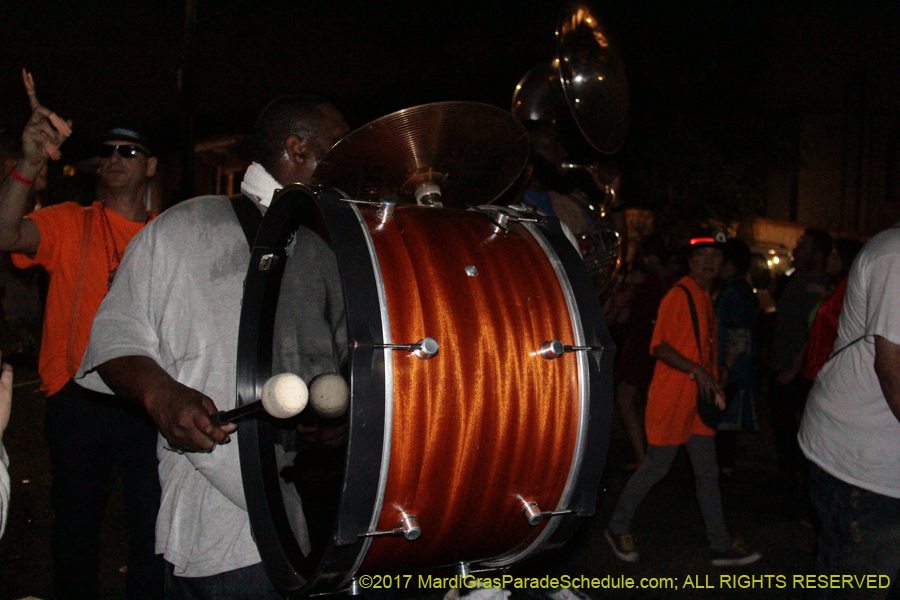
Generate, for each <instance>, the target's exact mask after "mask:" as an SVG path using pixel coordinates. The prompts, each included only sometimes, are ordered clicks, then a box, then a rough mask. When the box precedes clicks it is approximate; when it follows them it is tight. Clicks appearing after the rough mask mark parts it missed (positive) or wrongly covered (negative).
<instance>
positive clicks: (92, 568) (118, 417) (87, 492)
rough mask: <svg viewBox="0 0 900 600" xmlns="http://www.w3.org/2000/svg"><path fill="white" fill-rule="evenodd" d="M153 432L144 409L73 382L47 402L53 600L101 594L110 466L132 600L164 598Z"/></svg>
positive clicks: (157, 478) (93, 599)
mask: <svg viewBox="0 0 900 600" xmlns="http://www.w3.org/2000/svg"><path fill="white" fill-rule="evenodd" d="M156 435H157V434H156V427H155V426H154V425H153V422H152V421H151V420H150V418H149V417H148V416H147V415H146V413H143V409H140V408H139V407H138V406H136V405H134V404H132V403H130V402H128V401H126V400H123V399H120V398H118V397H116V396H110V395H108V394H98V393H97V392H92V391H90V390H87V389H85V388H82V387H81V386H79V385H77V384H75V383H74V382H72V381H70V382H69V383H68V384H66V386H65V387H64V388H63V389H62V390H60V391H59V392H57V393H56V394H53V395H52V396H50V397H49V398H47V414H46V421H45V424H44V436H45V437H46V439H47V444H48V446H49V447H50V463H51V466H52V469H53V483H52V485H51V488H50V502H51V504H52V506H53V511H54V519H53V532H52V538H51V548H52V553H53V589H54V595H55V597H56V600H69V599H79V600H80V599H82V598H83V599H91V600H96V599H97V598H98V597H99V591H98V583H97V571H98V555H99V545H100V526H101V523H102V521H103V513H104V509H105V507H106V500H107V494H108V486H109V483H110V480H111V477H112V471H113V468H116V469H117V470H118V472H119V475H120V477H121V478H122V486H123V490H124V496H125V512H126V516H127V519H128V536H129V548H130V550H129V555H128V578H127V584H126V586H127V594H128V598H129V599H130V600H135V599H151V598H152V599H158V598H162V597H163V581H164V567H163V560H162V557H161V556H157V555H156V551H155V547H154V542H155V529H156V516H157V513H158V512H159V502H160V495H161V491H160V485H159V474H158V472H157V459H156Z"/></svg>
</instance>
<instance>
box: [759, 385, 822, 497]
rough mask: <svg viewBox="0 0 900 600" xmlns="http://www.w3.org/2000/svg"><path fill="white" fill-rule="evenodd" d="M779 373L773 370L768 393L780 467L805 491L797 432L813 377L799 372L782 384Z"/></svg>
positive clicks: (803, 470)
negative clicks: (777, 378) (807, 376)
mask: <svg viewBox="0 0 900 600" xmlns="http://www.w3.org/2000/svg"><path fill="white" fill-rule="evenodd" d="M776 377H777V373H773V375H772V380H771V388H770V395H769V396H770V404H771V406H772V435H773V437H774V438H775V451H776V453H777V455H778V468H779V470H780V471H781V473H782V475H785V476H786V477H788V478H790V479H791V483H792V484H802V491H803V493H805V491H806V485H805V483H804V480H805V475H804V474H805V472H806V466H807V465H806V457H805V456H803V451H802V450H800V444H799V443H797V433H798V432H799V431H800V418H801V417H802V416H803V409H804V408H805V407H806V397H807V396H808V395H809V391H810V389H811V388H812V381H810V380H809V379H807V378H805V377H803V376H802V375H797V376H796V377H794V378H793V379H792V380H791V381H789V382H788V383H787V384H781V383H778V381H777V380H776Z"/></svg>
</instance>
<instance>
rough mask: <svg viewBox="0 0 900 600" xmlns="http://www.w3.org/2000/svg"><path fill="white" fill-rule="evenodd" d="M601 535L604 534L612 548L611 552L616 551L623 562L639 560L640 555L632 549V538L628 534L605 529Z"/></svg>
mask: <svg viewBox="0 0 900 600" xmlns="http://www.w3.org/2000/svg"><path fill="white" fill-rule="evenodd" d="M603 535H605V536H606V541H607V542H609V546H610V548H612V549H613V552H615V553H616V556H618V557H619V559H621V560H624V561H625V562H637V561H638V560H640V558H641V555H640V554H638V553H637V552H635V551H634V540H632V539H631V535H630V534H627V533H626V534H625V535H616V534H614V533H612V532H611V531H610V530H609V529H607V530H606V531H604V532H603Z"/></svg>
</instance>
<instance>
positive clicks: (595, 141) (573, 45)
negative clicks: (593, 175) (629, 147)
mask: <svg viewBox="0 0 900 600" xmlns="http://www.w3.org/2000/svg"><path fill="white" fill-rule="evenodd" d="M556 45H557V56H558V57H559V58H558V61H557V65H558V68H559V75H560V81H561V82H562V87H563V92H564V93H565V96H566V101H567V102H568V103H569V108H571V110H572V116H574V117H575V122H576V123H577V124H578V128H579V129H580V130H581V133H582V134H583V135H584V137H585V139H587V141H588V142H590V144H591V145H592V146H593V147H594V148H595V149H597V150H599V151H600V152H604V153H607V154H611V153H613V152H615V151H616V150H618V149H619V147H621V145H622V143H623V142H624V141H625V137H626V135H627V133H628V80H627V79H626V77H625V65H624V64H623V63H622V58H621V56H620V55H619V51H618V50H617V49H616V47H615V45H613V43H612V40H611V39H610V32H609V29H607V27H606V25H604V24H603V22H602V21H601V20H600V19H599V18H598V17H597V16H596V15H595V14H594V12H593V9H592V8H591V5H590V4H588V3H587V2H585V1H583V0H574V1H573V2H570V3H569V4H567V5H566V7H565V8H564V9H563V11H562V13H561V14H560V18H559V23H558V25H557V28H556Z"/></svg>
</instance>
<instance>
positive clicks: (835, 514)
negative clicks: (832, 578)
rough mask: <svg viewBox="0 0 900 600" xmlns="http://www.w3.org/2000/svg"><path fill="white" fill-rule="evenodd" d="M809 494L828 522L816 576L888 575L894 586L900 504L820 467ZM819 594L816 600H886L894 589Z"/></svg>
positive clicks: (899, 567) (899, 566)
mask: <svg viewBox="0 0 900 600" xmlns="http://www.w3.org/2000/svg"><path fill="white" fill-rule="evenodd" d="M809 490H810V494H811V495H812V501H813V505H814V506H815V508H816V512H817V513H818V515H819V519H820V520H821V521H822V531H821V532H820V533H819V556H818V558H817V559H816V572H817V573H818V574H819V575H855V576H857V577H862V576H865V575H887V576H888V577H890V583H891V584H893V583H894V579H895V578H896V577H897V576H898V571H900V499H898V498H891V497H889V496H883V495H881V494H876V493H875V492H870V491H868V490H864V489H862V488H858V487H856V486H854V485H850V484H849V483H846V482H844V481H841V480H840V479H838V478H837V477H833V476H832V475H829V474H828V473H826V472H825V471H823V470H822V469H820V468H819V467H818V466H817V465H815V464H813V465H812V468H811V469H810V473H809ZM882 579H883V578H882ZM889 585H890V584H889ZM817 593H818V595H813V596H811V597H816V598H885V597H886V596H887V594H888V589H887V588H881V589H879V588H875V589H866V588H859V589H853V588H842V589H834V590H831V589H819V590H817Z"/></svg>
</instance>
